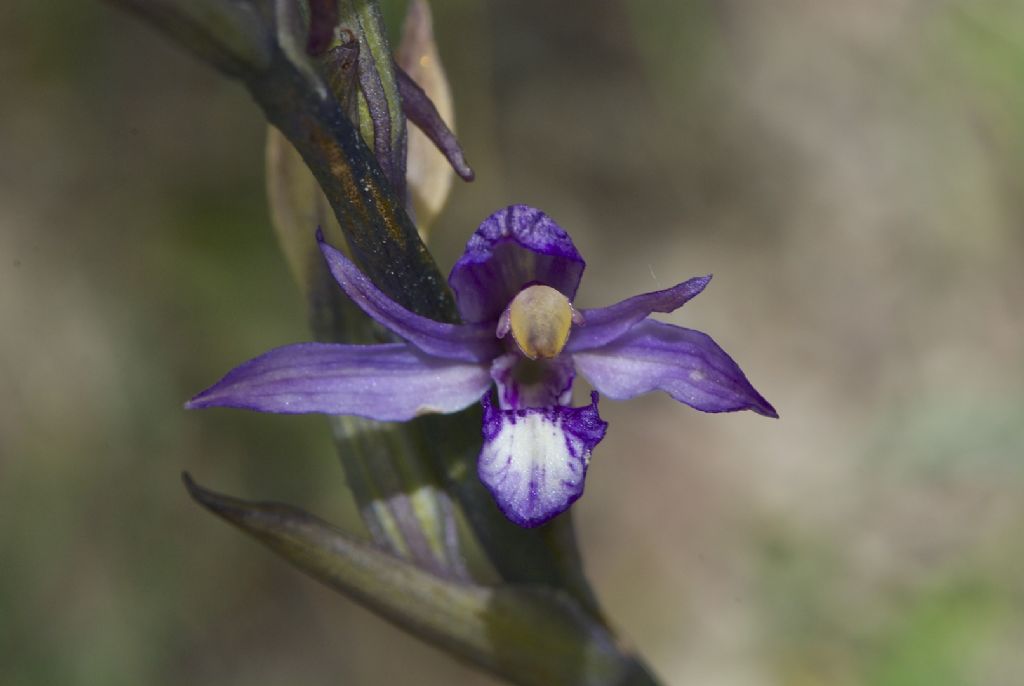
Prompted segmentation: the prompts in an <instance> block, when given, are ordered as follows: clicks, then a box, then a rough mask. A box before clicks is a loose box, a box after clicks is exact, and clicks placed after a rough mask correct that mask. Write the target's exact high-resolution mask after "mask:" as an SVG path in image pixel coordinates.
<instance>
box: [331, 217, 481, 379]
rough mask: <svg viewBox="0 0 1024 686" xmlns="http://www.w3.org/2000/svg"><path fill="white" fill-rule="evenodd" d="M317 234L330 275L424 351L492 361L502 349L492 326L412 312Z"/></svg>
mask: <svg viewBox="0 0 1024 686" xmlns="http://www.w3.org/2000/svg"><path fill="white" fill-rule="evenodd" d="M316 236H317V241H318V242H319V243H320V250H321V251H322V252H323V254H324V258H326V260H327V266H328V267H329V268H330V270H331V274H333V275H334V278H335V280H337V282H338V284H339V285H340V286H341V288H342V289H343V290H344V291H345V293H346V294H347V295H348V297H350V298H352V300H353V301H354V302H355V303H356V304H357V305H359V307H360V308H361V309H362V310H363V311H364V312H366V314H368V315H370V316H371V317H373V318H374V319H375V320H376V321H377V322H379V323H380V324H382V325H383V326H384V327H386V328H387V329H388V330H390V331H393V332H395V333H396V334H398V335H399V336H401V337H402V338H404V339H406V340H407V341H409V342H410V343H412V344H413V345H415V346H416V347H417V348H419V349H420V350H422V351H423V352H426V353H429V354H431V355H434V356H436V357H441V358H445V359H448V360H463V361H466V362H478V361H485V360H490V359H491V358H493V357H494V356H495V355H497V354H498V352H499V351H500V346H499V345H498V343H497V341H496V340H495V338H494V328H493V327H488V326H481V325H474V324H447V323H443V322H436V321H434V320H433V319H429V318H427V317H422V316H420V315H418V314H416V313H414V312H410V311H409V310H407V309H405V308H404V307H402V306H401V305H399V304H398V303H396V302H395V301H393V300H392V299H391V298H389V297H388V296H386V295H385V294H384V293H383V292H381V291H380V289H378V288H377V287H376V286H374V285H373V282H372V281H370V279H369V278H368V277H367V276H366V275H365V274H363V273H362V272H361V271H359V268H358V267H356V265H355V264H353V263H352V261H351V260H349V259H348V258H347V257H345V256H344V255H343V254H342V253H341V252H340V251H339V250H337V249H335V248H333V247H331V246H330V245H329V244H327V243H326V242H325V241H324V238H323V232H321V231H319V230H318V231H317V234H316Z"/></svg>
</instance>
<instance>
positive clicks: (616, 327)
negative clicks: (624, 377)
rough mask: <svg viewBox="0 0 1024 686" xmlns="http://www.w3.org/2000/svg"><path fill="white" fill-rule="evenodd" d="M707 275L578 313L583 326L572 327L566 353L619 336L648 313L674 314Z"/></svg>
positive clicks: (707, 278)
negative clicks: (581, 316)
mask: <svg viewBox="0 0 1024 686" xmlns="http://www.w3.org/2000/svg"><path fill="white" fill-rule="evenodd" d="M709 281H711V275H710V274H708V275H707V276H697V277H694V278H692V279H689V280H688V281H684V282H682V283H681V284H677V285H675V286H673V287H672V288H666V289H665V290H663V291H654V292H652V293H644V294H642V295H635V296H633V297H632V298H627V299H626V300H623V301H621V302H617V303H615V304H614V305H611V306H609V307H600V308H597V309H593V310H582V311H581V314H582V315H583V324H582V325H580V326H575V327H573V330H572V335H571V336H570V338H569V342H568V344H567V345H566V348H565V349H566V351H567V352H570V353H572V352H578V351H583V350H590V349H592V348H598V347H600V346H602V345H607V344H608V343H611V342H612V341H614V340H615V339H616V338H618V337H619V336H622V335H623V334H625V333H626V332H627V331H629V330H630V329H631V328H633V326H634V325H636V324H637V323H638V322H640V321H642V320H643V319H645V318H646V317H647V316H648V315H650V314H651V313H652V312H674V311H676V310H678V309H679V308H680V307H682V306H683V305H685V304H686V303H687V302H688V301H689V300H690V299H691V298H693V297H694V296H696V295H698V294H700V292H701V291H703V290H704V287H705V286H707V285H708V282H709Z"/></svg>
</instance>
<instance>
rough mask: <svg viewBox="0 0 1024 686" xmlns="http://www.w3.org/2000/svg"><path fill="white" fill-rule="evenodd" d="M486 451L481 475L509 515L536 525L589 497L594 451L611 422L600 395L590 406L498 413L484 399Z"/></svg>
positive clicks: (529, 409) (500, 507)
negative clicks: (587, 489)
mask: <svg viewBox="0 0 1024 686" xmlns="http://www.w3.org/2000/svg"><path fill="white" fill-rule="evenodd" d="M483 402H484V447H483V450H481V451H480V461H479V463H478V466H477V471H478V473H479V475H480V480H481V481H482V482H483V483H484V485H485V486H487V488H488V490H490V492H491V494H492V495H493V496H494V499H495V501H496V502H497V504H498V508H499V509H500V510H501V511H502V513H504V515H505V516H506V517H508V518H509V519H510V520H512V521H513V522H515V523H516V524H518V525H519V526H525V527H533V526H538V525H540V524H543V523H545V522H547V521H549V520H550V519H551V518H552V517H554V516H555V515H558V514H560V513H562V512H564V511H565V510H566V509H568V507H569V506H570V505H572V504H573V502H575V501H576V499H577V498H579V497H580V496H581V495H582V494H583V480H584V478H585V477H586V475H587V464H588V463H589V461H590V453H591V451H592V450H593V449H594V446H596V445H597V444H598V443H599V442H600V441H601V439H602V438H604V432H605V429H606V428H607V427H608V423H607V422H605V421H603V420H602V419H601V417H600V416H599V415H598V413H597V394H596V393H594V394H592V395H591V403H590V405H588V406H586V407H577V408H573V407H561V406H556V407H548V408H528V409H524V410H497V409H495V408H494V407H493V406H492V405H491V402H490V399H489V398H488V397H486V396H485V397H484V400H483Z"/></svg>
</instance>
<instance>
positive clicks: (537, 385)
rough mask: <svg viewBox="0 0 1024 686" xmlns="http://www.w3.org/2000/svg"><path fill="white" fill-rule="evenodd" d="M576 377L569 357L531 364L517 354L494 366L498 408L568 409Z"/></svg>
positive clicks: (508, 355) (528, 360) (534, 361)
mask: <svg viewBox="0 0 1024 686" xmlns="http://www.w3.org/2000/svg"><path fill="white" fill-rule="evenodd" d="M575 377H576V370H575V368H574V367H573V364H572V358H570V357H569V356H568V355H559V356H558V357H555V358H552V359H550V360H530V359H527V358H525V357H523V356H522V355H520V354H519V353H518V352H513V353H506V354H504V355H502V356H501V357H498V358H495V360H494V362H493V363H491V378H493V379H494V383H495V384H496V385H497V387H498V404H499V406H500V407H501V409H503V410H517V409H522V408H524V407H548V406H551V405H568V404H569V403H570V402H571V401H572V381H573V379H574V378H575Z"/></svg>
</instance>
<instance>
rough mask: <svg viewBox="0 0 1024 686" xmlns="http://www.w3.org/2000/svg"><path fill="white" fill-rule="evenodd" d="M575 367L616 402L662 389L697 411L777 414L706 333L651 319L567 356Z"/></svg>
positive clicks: (775, 415) (774, 415)
mask: <svg viewBox="0 0 1024 686" xmlns="http://www.w3.org/2000/svg"><path fill="white" fill-rule="evenodd" d="M573 361H574V362H575V363H576V369H577V370H578V371H579V372H580V373H581V374H583V375H584V376H585V377H586V378H587V380H588V381H589V382H590V383H591V385H592V386H593V387H594V388H596V389H597V390H598V391H600V392H601V393H603V394H604V395H607V396H608V397H609V398H614V399H616V400H625V399H627V398H632V397H634V396H637V395H640V394H641V393H648V392H650V391H656V390H660V391H665V392H666V393H668V394H669V395H670V396H672V397H673V398H675V399H676V400H678V401H679V402H681V403H685V404H687V405H689V406H690V407H693V408H696V409H698V410H701V411H703V412H732V411H735V410H753V411H754V412H757V413H758V414H763V415H765V416H766V417H778V416H779V415H778V413H776V412H775V408H773V407H772V406H771V405H770V404H769V403H768V401H767V400H765V399H764V398H763V397H762V396H761V394H760V393H758V392H757V391H756V390H754V387H753V386H751V385H750V382H749V381H747V377H746V376H744V375H743V371H742V370H740V368H739V366H738V365H737V364H736V363H735V362H734V361H733V360H732V358H731V357H729V355H728V354H726V352H725V351H724V350H722V349H721V348H720V347H719V346H718V344H717V343H715V342H714V341H713V340H711V337H710V336H708V335H707V334H704V333H701V332H700V331H694V330H692V329H684V328H682V327H678V326H672V325H671V324H665V323H662V322H656V321H654V320H653V319H648V320H647V321H644V322H641V323H640V324H637V325H636V326H634V327H633V328H632V329H631V330H630V331H629V332H628V333H626V334H625V335H623V336H621V337H619V338H618V339H616V340H615V341H613V342H611V343H609V344H608V345H606V346H604V347H602V348H595V349H593V350H588V351H586V352H581V353H576V354H574V355H573Z"/></svg>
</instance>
